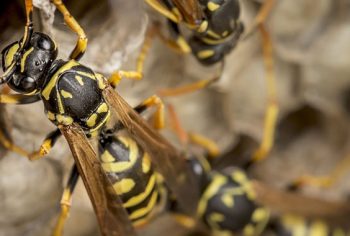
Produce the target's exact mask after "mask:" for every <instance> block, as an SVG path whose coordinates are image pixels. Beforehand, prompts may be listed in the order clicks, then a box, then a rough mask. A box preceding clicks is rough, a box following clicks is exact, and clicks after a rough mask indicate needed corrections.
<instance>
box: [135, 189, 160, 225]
mask: <svg viewBox="0 0 350 236" xmlns="http://www.w3.org/2000/svg"><path fill="white" fill-rule="evenodd" d="M157 198H158V192H157V191H154V192H153V194H152V196H151V199H150V201H149V203H148V205H147V206H146V207H144V208H141V209H139V210H136V211H134V212H133V213H131V214H130V216H129V218H130V219H131V220H133V219H137V218H139V217H142V216H144V215H146V214H147V213H149V212H151V211H152V209H153V208H154V206H155V205H156V203H157Z"/></svg>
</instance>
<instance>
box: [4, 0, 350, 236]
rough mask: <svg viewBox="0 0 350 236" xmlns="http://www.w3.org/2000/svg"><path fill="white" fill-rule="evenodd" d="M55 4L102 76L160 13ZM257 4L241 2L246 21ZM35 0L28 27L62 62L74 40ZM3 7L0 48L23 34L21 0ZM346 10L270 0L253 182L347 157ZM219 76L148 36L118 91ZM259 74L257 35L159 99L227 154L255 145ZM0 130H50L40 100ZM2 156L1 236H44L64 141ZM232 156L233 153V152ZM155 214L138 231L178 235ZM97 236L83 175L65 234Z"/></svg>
mask: <svg viewBox="0 0 350 236" xmlns="http://www.w3.org/2000/svg"><path fill="white" fill-rule="evenodd" d="M64 2H65V3H66V5H67V7H68V9H69V10H70V11H71V13H72V14H73V15H74V16H75V17H76V19H77V20H78V21H79V23H81V25H82V27H83V28H84V30H85V32H86V33H87V36H88V38H89V44H88V49H87V52H86V54H85V56H84V57H83V59H82V60H81V62H82V63H83V64H85V65H87V66H89V67H91V68H93V69H94V70H95V71H97V72H101V73H103V74H105V75H106V76H108V75H110V74H111V72H112V71H113V70H116V69H123V70H126V69H129V70H132V69H134V68H135V66H136V58H137V55H138V52H139V49H140V46H141V44H142V42H143V38H144V34H145V31H146V28H147V25H148V22H150V21H151V20H154V19H157V20H160V21H162V20H163V18H162V17H161V16H158V14H157V13H156V12H155V11H154V10H152V9H150V8H149V7H147V6H146V5H145V4H144V2H143V1H141V0H132V1H123V0H101V1H92V0H85V1H72V0H68V1H64ZM262 2H263V0H261V1H253V0H245V1H243V0H242V1H241V4H242V11H241V17H242V19H243V21H244V23H245V25H246V26H249V24H250V23H251V22H252V19H253V18H254V16H255V15H256V13H257V11H258V9H259V7H260V5H261V3H262ZM34 4H35V6H36V7H37V9H36V11H35V14H34V19H35V29H36V30H37V31H44V32H46V33H48V34H50V35H51V36H52V37H53V38H54V40H55V41H56V42H57V43H58V47H59V58H63V59H64V58H67V57H68V55H69V52H70V50H72V48H73V47H74V45H75V40H76V36H75V34H74V33H72V32H71V31H70V30H69V29H68V28H67V27H66V26H65V24H64V22H63V18H62V16H61V15H60V14H58V13H55V7H53V6H52V5H51V4H50V3H49V1H47V0H36V1H34ZM0 6H1V7H0V12H1V13H0V27H1V29H2V32H1V34H0V47H1V48H4V47H5V46H6V45H8V44H9V43H10V42H12V41H15V40H18V39H19V38H20V37H21V36H22V34H23V27H24V23H25V11H24V3H23V1H20V0H16V1H1V3H0ZM38 9H40V10H38ZM349 10H350V1H349V0H317V1H316V0H294V1H291V0H277V4H276V6H275V7H274V9H273V10H272V12H271V16H270V17H269V19H268V21H267V23H266V25H267V28H268V32H269V33H270V34H271V37H272V40H273V51H274V60H275V71H276V81H277V89H278V105H279V107H280V113H279V118H278V121H279V124H278V129H277V133H276V143H275V146H274V148H273V150H272V152H271V154H270V155H269V157H268V158H267V159H266V160H264V161H262V162H260V163H257V164H256V165H254V166H253V167H252V168H251V170H250V173H249V174H250V175H251V176H252V177H254V178H257V179H260V180H262V181H264V182H266V183H268V184H270V185H273V186H276V187H278V188H283V187H285V186H286V185H287V184H288V183H289V182H290V181H291V180H293V179H295V178H297V177H298V176H300V175H303V174H312V175H320V176H322V175H326V174H327V173H329V172H330V171H331V170H332V169H333V168H334V167H335V166H336V164H337V163H340V162H341V161H342V160H343V159H344V158H345V157H346V156H347V154H348V153H350V146H349V138H348V136H349V131H350V129H349V122H348V120H349V116H350V44H349V39H350V24H349V23H350V15H349V14H348V12H349ZM164 32H166V29H164ZM216 73H217V67H215V66H213V67H203V66H202V65H200V64H199V63H198V62H197V61H196V60H195V59H194V58H193V56H192V55H178V54H176V53H174V52H173V51H172V50H170V49H169V48H167V47H166V46H165V45H164V44H162V43H161V42H160V41H159V40H157V39H156V40H155V41H154V43H153V45H152V48H151V50H150V52H149V55H148V57H147V59H146V65H145V71H144V75H145V76H144V79H143V80H142V81H137V82H135V81H134V82H132V81H127V80H123V81H122V82H121V85H120V86H119V87H118V89H117V90H118V91H119V92H120V93H121V95H122V96H123V97H125V99H126V100H127V101H128V102H129V103H130V104H131V105H136V104H138V103H139V102H140V101H142V100H143V99H145V98H146V97H148V96H150V95H152V94H154V93H156V92H157V91H158V90H159V89H161V88H167V87H174V86H178V85H181V84H187V83H189V82H193V81H198V80H201V79H207V78H210V77H212V76H215V75H216ZM264 73H265V71H264V66H263V61H262V49H261V39H260V35H259V33H258V32H256V33H255V34H254V35H253V36H252V37H250V38H248V39H247V40H244V41H242V42H240V43H239V45H238V46H237V48H236V49H235V50H233V51H232V53H230V54H229V55H228V56H227V58H226V66H225V69H224V72H223V74H222V78H221V79H220V81H218V82H217V83H215V84H213V85H212V86H210V88H207V89H205V90H202V91H199V92H196V93H193V94H189V95H184V96H181V97H174V98H171V99H170V98H167V99H165V102H166V103H171V104H173V105H174V106H175V108H176V111H177V113H178V116H179V117H180V120H181V123H182V125H183V127H184V128H185V129H186V130H188V131H192V132H196V133H200V134H203V135H205V136H207V137H209V138H211V139H213V140H215V141H216V142H217V144H218V145H219V147H220V149H221V151H222V152H223V153H226V152H230V150H232V148H233V147H234V146H235V145H236V143H237V142H238V141H239V137H241V136H242V135H245V136H248V137H250V138H251V139H252V140H254V141H255V142H259V141H260V140H261V138H262V134H263V122H264V112H265V107H266V83H265V79H264V75H265V74H264ZM0 125H1V127H0V128H1V129H2V130H7V132H8V133H9V134H10V135H11V137H12V140H13V141H14V142H15V143H16V144H17V145H20V146H22V147H23V148H25V149H26V150H33V149H36V148H37V147H39V145H40V144H41V141H42V140H43V139H44V137H45V135H46V134H47V133H48V132H50V131H52V130H53V129H54V126H53V125H52V124H51V123H50V122H49V121H48V120H47V118H46V116H45V115H44V113H43V107H42V104H41V103H40V102H39V103H37V104H33V105H27V106H6V107H5V106H1V107H0ZM174 144H175V145H177V143H176V141H175V143H174ZM180 148H181V147H180ZM348 156H349V155H348ZM0 157H1V159H0V236H17V235H29V236H31V235H43V236H44V235H50V233H51V229H52V226H53V224H54V221H55V219H56V217H57V214H58V212H59V201H60V197H61V193H62V189H63V186H64V184H65V182H66V178H67V174H68V171H69V169H70V167H71V165H72V162H73V160H72V158H71V155H70V153H69V150H68V147H67V144H66V142H65V140H64V139H62V140H60V141H59V142H58V144H57V145H56V146H55V148H54V149H53V151H52V153H50V155H49V157H48V158H44V159H42V160H40V161H35V162H29V161H28V160H27V159H26V158H23V157H20V156H18V155H16V154H14V153H10V152H6V150H4V149H3V148H2V149H0ZM235 158H240V157H236V156H232V159H235ZM349 173H350V171H349ZM348 177H349V176H348V175H345V176H344V177H342V178H341V180H340V181H339V182H337V183H336V184H335V185H334V186H332V187H331V188H329V189H319V188H316V187H305V188H303V189H302V191H303V192H304V193H305V194H307V195H311V196H317V197H320V198H324V199H330V200H344V199H348V197H349V193H350V184H349V183H348V181H347V178H348ZM159 220H160V221H161V222H162V225H164V224H163V223H164V222H165V223H166V224H169V225H170V226H167V227H164V229H160V228H159V227H157V226H156V225H159V222H155V223H154V225H151V226H150V227H148V228H147V227H146V228H145V229H144V230H145V231H144V232H145V233H148V234H146V235H157V234H155V233H154V232H155V231H157V233H158V235H163V233H165V232H166V233H167V234H168V235H170V233H169V232H172V234H171V235H183V232H182V229H181V228H180V227H178V225H176V224H171V220H170V218H169V217H162V218H161V219H159ZM169 227H172V228H171V229H173V230H169ZM161 230H163V231H161ZM97 234H98V230H97V226H96V222H95V216H94V214H93V211H92V209H91V204H90V203H89V199H88V197H87V196H86V192H85V189H84V187H83V186H82V183H81V182H80V183H79V185H78V187H77V189H76V191H75V194H74V198H73V207H72V212H71V217H70V218H69V220H68V222H67V227H66V230H65V235H67V236H68V235H97Z"/></svg>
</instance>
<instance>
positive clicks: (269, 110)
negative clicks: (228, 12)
mask: <svg viewBox="0 0 350 236" xmlns="http://www.w3.org/2000/svg"><path fill="white" fill-rule="evenodd" d="M259 30H260V32H261V35H262V41H263V57H264V64H265V70H266V72H265V73H266V74H265V79H266V86H267V107H266V111H265V118H264V133H263V138H262V141H261V142H260V146H259V147H258V149H257V150H256V151H255V153H254V154H253V157H252V162H256V161H261V160H263V159H265V158H266V157H267V155H268V154H269V152H270V151H271V149H272V147H273V143H274V136H275V129H276V125H277V117H278V110H279V108H278V104H277V91H276V79H275V72H274V61H273V55H272V42H271V39H270V36H269V34H268V32H267V31H266V30H265V27H264V26H263V25H260V26H259Z"/></svg>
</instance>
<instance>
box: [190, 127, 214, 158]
mask: <svg viewBox="0 0 350 236" xmlns="http://www.w3.org/2000/svg"><path fill="white" fill-rule="evenodd" d="M188 135H189V139H190V141H191V142H192V143H195V144H197V145H199V146H201V147H203V148H204V149H206V150H207V151H208V154H209V156H210V157H211V158H216V157H218V156H219V155H220V149H219V147H218V146H217V144H216V143H215V142H214V141H213V140H211V139H209V138H207V137H204V136H203V135H200V134H195V133H189V134H188Z"/></svg>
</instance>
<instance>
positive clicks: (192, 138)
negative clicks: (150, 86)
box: [168, 105, 220, 158]
mask: <svg viewBox="0 0 350 236" xmlns="http://www.w3.org/2000/svg"><path fill="white" fill-rule="evenodd" d="M168 110H169V120H170V123H171V125H170V126H171V128H172V130H173V131H174V132H175V134H176V135H177V136H178V138H179V140H180V141H181V143H182V144H184V145H187V144H188V143H189V142H192V143H194V144H197V145H198V146H200V147H202V148H204V149H205V150H206V151H207V152H208V156H209V157H210V158H216V157H217V156H219V154H220V151H219V147H218V146H217V144H216V143H215V142H214V141H213V140H211V139H209V138H207V137H204V136H203V135H200V134H197V133H191V132H186V131H185V130H184V129H183V128H182V126H181V124H180V121H179V118H178V116H177V115H176V112H175V109H174V107H173V106H172V105H168Z"/></svg>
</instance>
